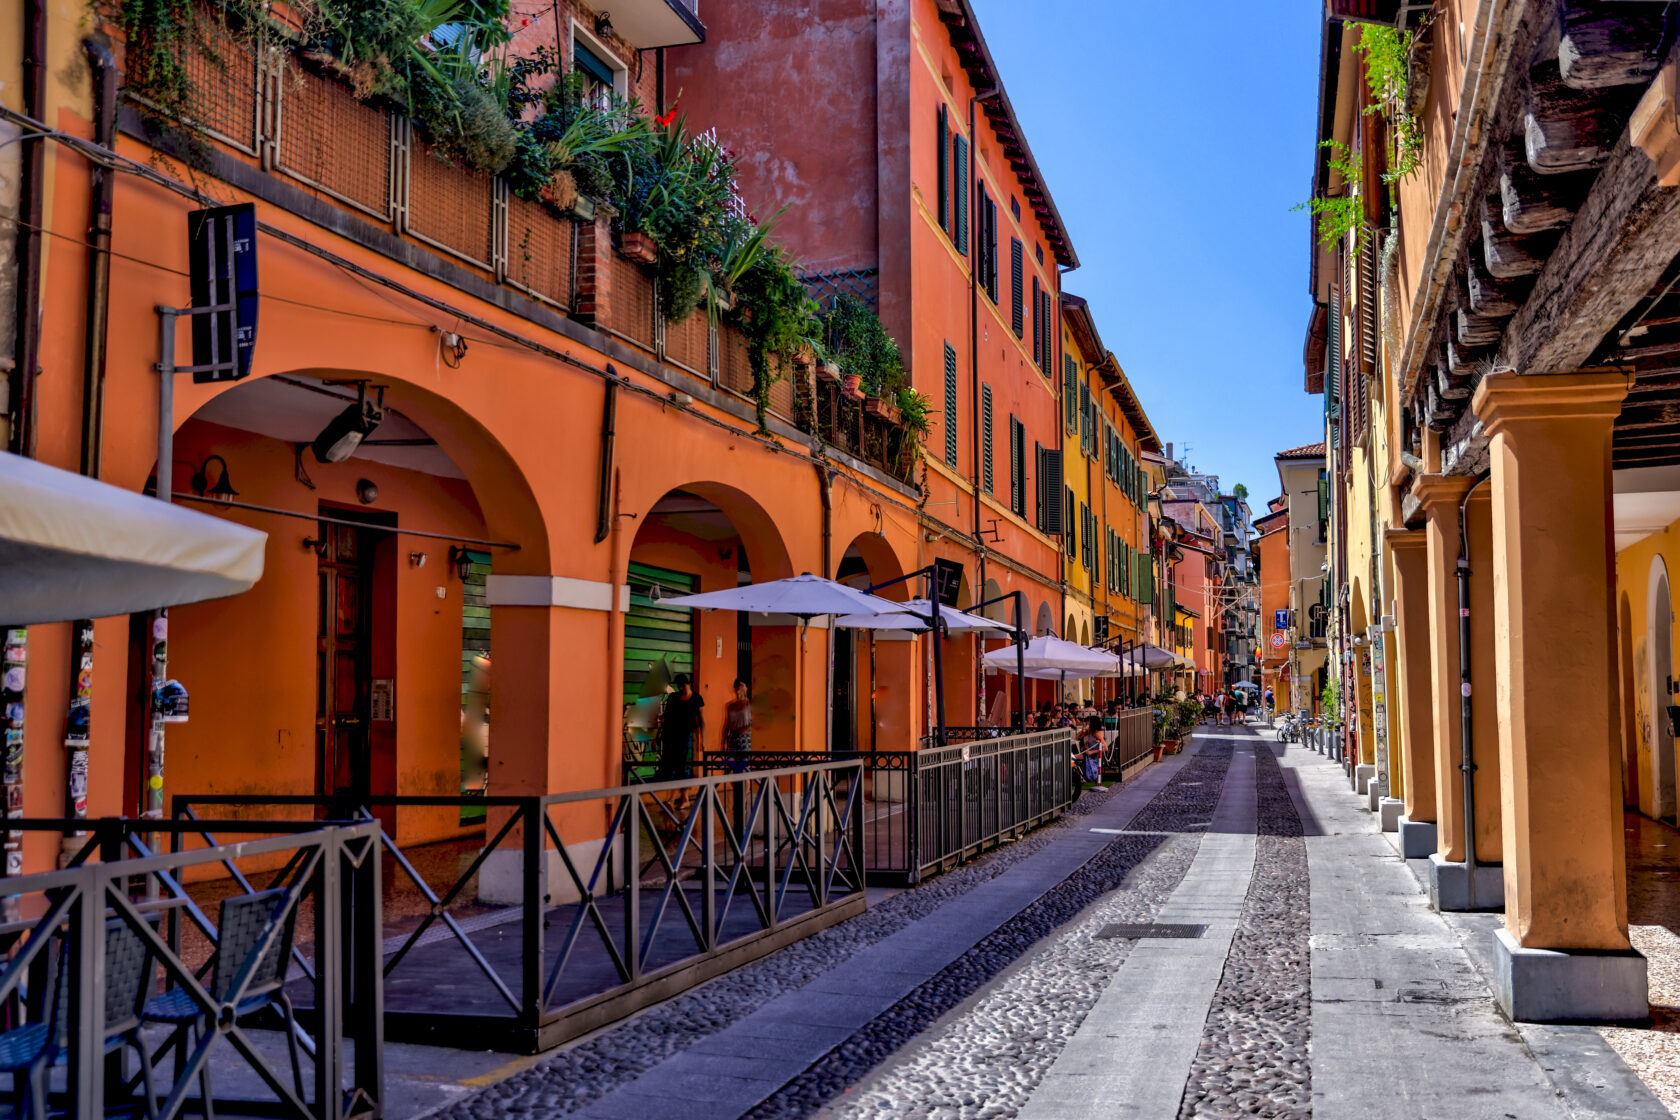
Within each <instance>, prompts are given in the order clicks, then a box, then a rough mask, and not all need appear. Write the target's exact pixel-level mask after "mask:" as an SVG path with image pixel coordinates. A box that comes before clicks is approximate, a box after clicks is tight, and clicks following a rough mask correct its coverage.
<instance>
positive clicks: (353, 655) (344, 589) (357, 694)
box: [315, 506, 396, 801]
mask: <svg viewBox="0 0 1680 1120" xmlns="http://www.w3.org/2000/svg"><path fill="white" fill-rule="evenodd" d="M321 513H322V515H323V516H331V517H333V518H334V520H333V521H321V522H319V526H320V535H319V536H318V537H317V538H316V550H317V555H318V557H319V561H318V565H317V580H318V600H317V614H316V646H315V792H316V793H317V794H319V795H323V796H333V797H341V798H349V799H354V800H357V801H360V800H362V799H365V798H367V797H368V796H369V795H370V794H373V793H376V792H378V793H385V792H394V791H392V790H390V789H387V788H386V787H387V786H388V785H389V784H390V783H388V782H379V781H376V776H375V771H376V769H383V768H382V767H378V766H376V763H375V759H374V755H375V753H376V751H375V747H376V743H375V739H376V737H377V738H379V739H380V740H381V741H382V742H383V741H384V740H394V723H395V712H394V699H395V698H394V683H395V682H394V678H395V676H396V673H395V666H394V665H393V664H384V663H383V662H386V661H389V660H391V659H392V658H393V657H394V653H395V637H396V634H395V623H396V619H395V612H394V611H393V610H389V609H385V610H381V609H378V604H377V598H378V591H379V585H380V581H378V580H377V579H376V570H377V566H378V565H377V557H378V555H379V554H380V551H381V546H382V545H383V546H386V547H385V551H389V546H390V543H391V542H390V539H389V538H390V534H389V531H388V528H387V527H386V526H384V525H383V524H382V523H383V522H384V521H387V520H389V519H388V518H380V519H378V520H375V519H374V518H372V517H365V516H362V517H359V516H357V513H358V511H353V510H342V509H338V508H336V507H334V508H328V507H325V506H323V507H322V509H321ZM349 521H366V522H367V524H365V525H360V524H347V523H346V522H349ZM382 529H383V530H384V531H382ZM385 582H386V583H388V582H389V581H385ZM387 745H389V744H387Z"/></svg>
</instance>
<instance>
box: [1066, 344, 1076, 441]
mask: <svg viewBox="0 0 1680 1120" xmlns="http://www.w3.org/2000/svg"><path fill="white" fill-rule="evenodd" d="M1062 422H1063V423H1064V424H1066V425H1067V430H1068V434H1069V435H1072V434H1073V433H1074V432H1077V431H1078V430H1079V363H1078V362H1075V361H1074V360H1073V355H1072V354H1063V355H1062Z"/></svg>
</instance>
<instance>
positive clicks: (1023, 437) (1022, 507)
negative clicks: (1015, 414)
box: [1015, 420, 1027, 517]
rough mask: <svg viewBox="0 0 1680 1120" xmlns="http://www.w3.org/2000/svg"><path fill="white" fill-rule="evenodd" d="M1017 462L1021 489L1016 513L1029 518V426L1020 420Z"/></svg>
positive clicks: (1018, 425)
mask: <svg viewBox="0 0 1680 1120" xmlns="http://www.w3.org/2000/svg"><path fill="white" fill-rule="evenodd" d="M1015 461H1016V462H1017V463H1020V464H1021V488H1020V493H1019V494H1018V495H1017V497H1018V498H1019V501H1017V503H1016V505H1015V512H1016V513H1017V514H1018V515H1020V516H1021V517H1025V516H1027V426H1026V425H1025V424H1023V423H1021V422H1020V421H1019V420H1017V421H1015Z"/></svg>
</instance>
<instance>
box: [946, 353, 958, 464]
mask: <svg viewBox="0 0 1680 1120" xmlns="http://www.w3.org/2000/svg"><path fill="white" fill-rule="evenodd" d="M945 462H946V463H947V464H948V465H950V466H953V467H954V466H956V465H957V352H956V351H955V350H954V349H952V347H951V344H950V343H949V342H947V343H946V344H945Z"/></svg>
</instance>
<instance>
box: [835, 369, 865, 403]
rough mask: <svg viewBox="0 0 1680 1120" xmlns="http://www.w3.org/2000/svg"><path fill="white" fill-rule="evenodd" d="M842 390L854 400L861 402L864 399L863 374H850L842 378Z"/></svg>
mask: <svg viewBox="0 0 1680 1120" xmlns="http://www.w3.org/2000/svg"><path fill="white" fill-rule="evenodd" d="M840 387H841V390H842V391H843V392H844V393H845V394H846V395H847V396H848V397H850V398H852V400H854V401H861V400H863V398H864V392H863V374H861V373H848V374H845V375H844V376H843V377H842V378H841V386H840Z"/></svg>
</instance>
